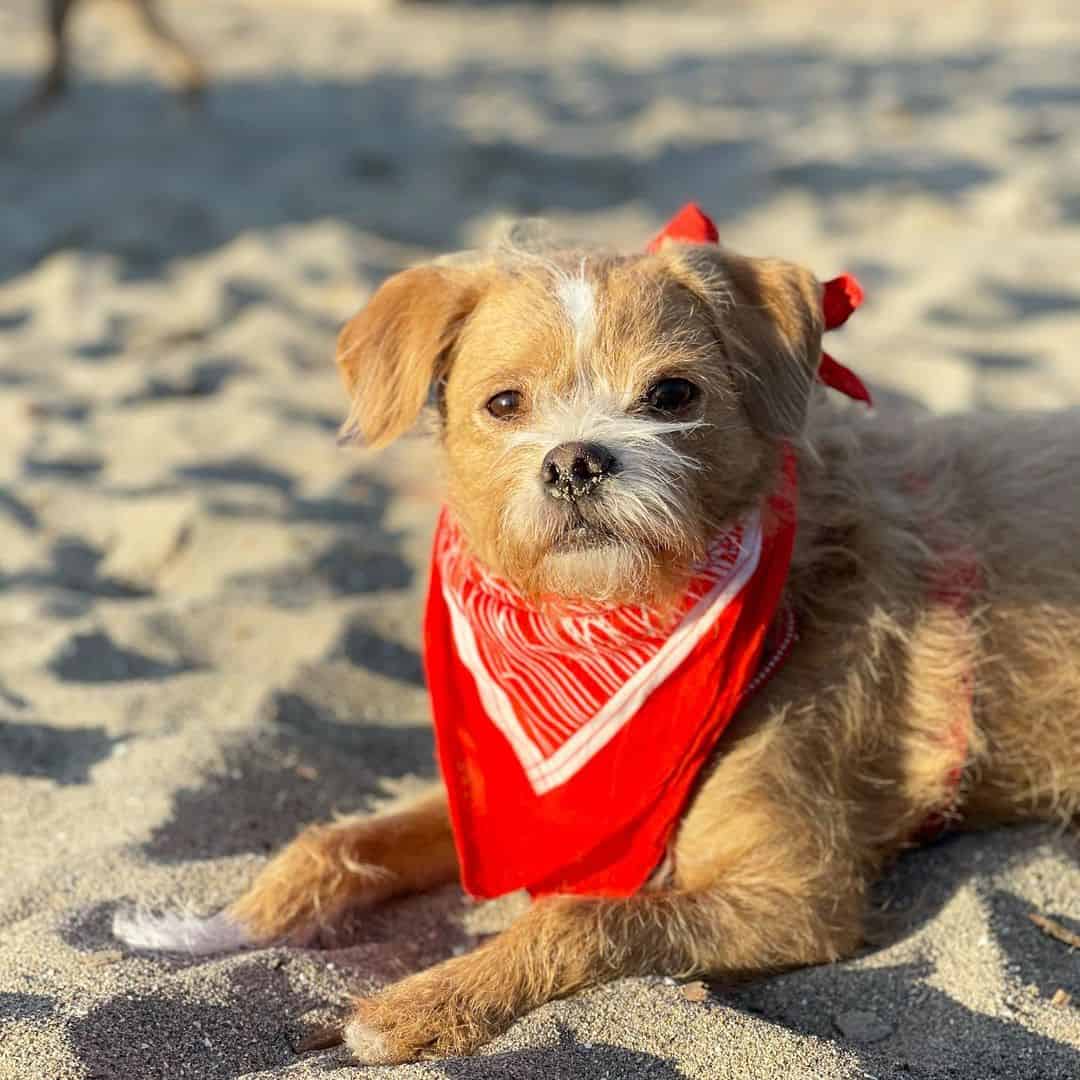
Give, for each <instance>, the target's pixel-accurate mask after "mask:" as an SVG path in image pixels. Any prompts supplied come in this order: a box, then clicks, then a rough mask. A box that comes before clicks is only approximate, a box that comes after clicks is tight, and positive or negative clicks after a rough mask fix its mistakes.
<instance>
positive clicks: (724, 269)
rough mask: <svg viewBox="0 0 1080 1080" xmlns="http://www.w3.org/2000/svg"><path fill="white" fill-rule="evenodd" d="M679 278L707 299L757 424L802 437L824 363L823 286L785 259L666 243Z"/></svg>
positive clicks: (769, 430) (768, 430) (774, 434)
mask: <svg viewBox="0 0 1080 1080" xmlns="http://www.w3.org/2000/svg"><path fill="white" fill-rule="evenodd" d="M664 257H666V258H668V259H670V260H672V261H673V268H674V269H675V271H676V276H677V277H679V278H680V280H681V281H682V283H683V284H684V285H686V286H687V287H688V288H689V289H690V290H691V291H692V292H694V293H695V294H696V295H697V296H698V297H699V298H700V299H701V300H703V301H704V302H705V305H706V309H707V310H708V312H709V315H710V318H711V319H712V321H713V323H714V325H715V329H716V333H717V335H718V337H719V338H720V340H721V341H722V342H723V344H724V347H725V349H726V351H727V353H728V357H729V359H730V361H731V363H732V366H733V370H734V373H735V375H736V377H737V378H738V379H739V381H740V383H741V390H742V395H743V400H744V401H745V403H746V407H747V410H748V412H749V414H750V418H751V420H752V421H753V422H754V424H755V425H756V426H757V427H758V428H759V429H760V430H762V431H763V432H765V433H766V434H767V435H770V436H772V437H776V438H788V437H792V436H795V435H797V434H798V433H799V432H800V431H801V430H802V427H803V424H804V422H805V420H806V411H807V407H808V405H809V402H810V393H811V390H812V388H813V384H814V378H815V376H816V374H817V370H818V366H819V364H820V363H821V334H822V331H823V329H824V317H823V315H822V308H821V301H822V287H821V285H820V284H819V283H818V281H817V279H816V278H815V277H814V276H813V274H811V273H810V272H809V271H807V270H804V269H802V267H799V266H796V265H795V264H794V263H788V262H784V261H782V260H780V259H752V258H746V257H744V256H741V255H735V254H733V253H732V252H730V251H726V250H724V249H723V248H720V247H714V246H712V245H708V246H706V245H692V246H679V247H675V246H674V245H672V246H671V247H669V248H665V251H664Z"/></svg>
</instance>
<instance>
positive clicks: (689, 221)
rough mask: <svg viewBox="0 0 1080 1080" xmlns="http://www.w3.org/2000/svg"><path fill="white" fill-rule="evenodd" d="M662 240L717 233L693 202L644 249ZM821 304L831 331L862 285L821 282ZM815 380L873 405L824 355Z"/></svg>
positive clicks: (695, 239) (715, 237)
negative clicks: (823, 283) (822, 286)
mask: <svg viewBox="0 0 1080 1080" xmlns="http://www.w3.org/2000/svg"><path fill="white" fill-rule="evenodd" d="M665 240H678V241H681V242H682V243H686V244H716V243H719V241H720V233H719V232H718V231H717V228H716V225H715V224H714V223H713V221H712V219H711V218H709V216H708V215H707V214H706V213H705V212H704V211H703V210H702V209H701V207H700V206H698V205H697V203H687V204H686V205H685V206H684V207H683V208H682V209H681V210H680V211H679V212H678V213H677V214H676V215H675V216H674V217H673V218H672V219H671V220H670V221H669V222H668V223H667V224H666V225H665V226H664V227H663V228H662V229H661V230H660V231H659V232H658V233H657V234H656V236H654V237H653V238H652V240H650V241H649V245H648V247H647V248H646V250H647V251H648V252H649V253H650V254H653V253H655V252H657V251H659V250H660V248H661V247H662V246H663V244H664V241H665ZM821 302H822V310H823V312H824V315H825V329H826V330H835V329H836V328H837V327H838V326H843V325H844V323H846V322H847V320H848V318H849V317H850V316H851V313H852V312H853V311H854V310H855V309H856V308H857V307H858V306H859V305H860V304H861V303H862V302H863V291H862V286H861V285H860V284H859V283H858V281H856V279H855V277H854V276H853V275H851V274H841V275H840V276H839V277H835V278H833V279H832V280H831V281H826V282H825V287H824V292H823V294H822V301H821ZM818 378H819V379H820V380H821V381H822V382H823V383H824V384H825V385H826V386H830V387H832V388H833V389H834V390H839V391H840V393H841V394H846V395H847V396H848V397H849V398H853V399H854V400H855V401H862V402H865V403H866V404H867V405H872V404H873V401H872V399H871V397H870V391H869V390H867V389H866V385H865V384H864V383H863V381H862V379H860V378H859V376H858V375H856V374H855V372H854V371H852V370H851V369H850V368H848V367H845V366H844V365H843V364H841V363H839V362H838V361H837V360H835V359H834V358H833V357H832V356H830V355H829V354H828V353H827V352H822V354H821V364H820V365H819V367H818Z"/></svg>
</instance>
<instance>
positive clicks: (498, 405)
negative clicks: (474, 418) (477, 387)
mask: <svg viewBox="0 0 1080 1080" xmlns="http://www.w3.org/2000/svg"><path fill="white" fill-rule="evenodd" d="M520 409H521V391H520V390H500V391H499V392H498V393H497V394H496V395H495V396H494V397H492V398H489V399H488V403H487V411H488V412H489V413H491V415H492V416H494V417H495V419H496V420H509V419H510V418H511V417H512V416H514V415H515V414H516V413H518V412H519V411H520Z"/></svg>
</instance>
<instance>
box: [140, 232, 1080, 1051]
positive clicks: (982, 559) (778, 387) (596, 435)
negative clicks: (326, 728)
mask: <svg viewBox="0 0 1080 1080" xmlns="http://www.w3.org/2000/svg"><path fill="white" fill-rule="evenodd" d="M820 296H821V293H820V287H819V286H818V285H817V283H816V282H815V281H814V279H813V278H812V277H811V275H809V274H808V273H807V272H805V271H803V270H800V269H798V268H796V267H794V266H791V265H789V264H786V263H782V262H778V261H774V260H756V259H746V258H741V257H739V256H736V255H734V254H732V253H730V252H728V251H726V250H724V249H721V248H712V247H684V246H679V245H669V246H667V247H665V248H664V249H663V250H662V251H661V252H659V253H657V254H654V255H643V256H632V257H625V258H620V257H608V256H603V257H601V256H584V255H582V254H581V253H566V254H559V253H555V254H535V253H529V252H526V253H521V252H514V251H510V252H508V253H503V254H498V255H494V256H491V257H487V258H483V259H477V260H475V261H472V262H469V261H465V262H456V263H449V264H446V265H431V266H426V267H421V268H418V269H414V270H409V271H406V272H404V273H401V274H398V275H397V276H395V277H393V278H391V279H390V280H389V281H388V282H387V283H386V284H384V285H383V287H382V288H381V289H380V290H379V291H378V292H377V294H376V295H375V297H374V299H373V300H372V301H371V303H370V304H369V305H368V306H367V307H366V308H365V309H364V310H363V311H361V313H360V314H359V315H357V316H356V317H355V318H354V319H353V320H352V322H351V323H349V324H348V326H347V327H346V328H345V330H344V331H343V333H342V335H341V340H340V351H339V356H338V359H339V363H340V365H341V368H342V371H343V373H344V376H345V381H346V383H347V385H348V387H349V390H350V392H351V393H352V395H353V409H352V413H351V416H350V421H349V424H350V430H353V431H355V432H357V433H359V434H361V435H363V437H364V438H365V439H366V440H367V441H368V442H369V443H370V444H373V445H383V444H385V443H388V442H390V441H391V440H392V439H394V438H395V437H397V436H398V435H400V434H401V433H402V432H403V431H405V430H406V429H407V428H408V427H409V426H410V425H411V424H412V423H413V421H414V420H415V419H416V417H417V414H418V413H419V412H420V410H421V409H422V407H423V405H424V403H425V401H426V400H427V399H428V396H429V392H430V391H431V389H432V387H434V388H435V397H436V402H435V406H436V411H437V413H438V415H439V424H440V439H441V443H442V447H443V450H444V455H445V460H446V471H447V481H448V498H449V501H450V503H451V505H452V506H453V508H454V510H455V511H456V513H457V515H458V516H459V518H460V520H461V522H462V524H463V527H464V529H465V532H466V535H467V538H468V541H469V543H470V544H471V546H472V548H473V550H474V552H475V554H476V555H477V556H478V557H479V558H480V559H481V560H482V561H484V562H485V563H486V564H487V565H488V566H490V567H491V568H492V569H493V570H494V571H496V572H497V573H499V574H502V575H505V576H506V577H508V578H509V579H510V580H511V581H513V582H514V583H515V584H517V585H518V586H519V587H520V588H522V589H523V590H525V591H527V592H530V593H534V594H541V593H551V592H555V593H557V594H559V595H563V596H570V595H572V596H579V597H591V598H594V599H599V600H612V601H616V600H617V601H627V600H640V599H647V600H649V601H651V602H653V603H657V604H662V603H663V602H664V600H665V598H667V597H670V596H671V595H672V594H673V592H674V591H675V590H677V588H678V586H679V583H680V582H681V581H682V580H683V579H684V578H685V575H686V573H687V570H688V568H689V567H690V566H691V565H692V564H693V562H694V560H695V559H696V558H697V557H698V556H699V555H700V554H701V553H702V551H703V548H704V545H705V543H706V541H707V539H708V538H709V536H710V535H711V534H712V533H713V531H714V530H715V529H716V528H717V527H718V526H720V525H722V524H724V523H725V522H727V521H729V520H731V519H732V518H733V517H734V516H735V515H737V514H739V513H740V512H742V511H744V510H745V509H746V508H747V507H749V506H750V505H752V504H754V503H756V502H757V501H758V500H760V499H761V498H762V497H763V496H764V495H765V494H766V493H767V492H768V491H769V490H770V489H771V487H772V485H773V483H774V479H775V476H776V470H777V461H778V449H779V447H780V445H781V443H782V441H783V440H788V441H790V442H792V443H793V444H794V445H795V446H796V447H797V449H798V452H799V463H800V499H799V529H798V539H797V543H796V551H795V555H794V559H793V564H792V569H791V574H790V579H789V584H788V598H789V600H790V602H791V603H792V604H793V606H794V608H795V610H796V612H797V615H798V620H799V628H800V639H799V642H798V644H797V646H796V648H795V650H794V653H793V655H792V656H791V658H790V660H789V661H788V662H787V664H786V665H785V666H784V667H783V668H782V670H781V671H780V673H779V674H778V675H777V676H776V677H775V678H774V679H773V680H772V681H771V682H770V683H769V684H768V686H767V687H766V689H765V690H764V691H763V692H762V693H761V694H759V695H758V696H757V697H755V698H754V699H753V700H752V703H751V704H749V705H748V706H747V707H746V708H745V709H744V710H743V711H742V712H741V713H740V714H739V716H738V717H737V718H736V720H735V722H734V723H733V725H732V727H731V728H729V730H728V732H727V733H726V734H725V736H724V738H723V741H722V743H721V745H720V747H719V748H718V752H717V755H716V758H715V762H714V763H713V766H712V768H711V771H710V773H709V775H708V776H707V778H706V779H705V780H704V782H703V783H702V785H701V786H700V788H699V790H698V792H697V794H696V796H695V797H694V799H693V802H692V804H691V805H690V806H689V808H688V810H687V812H686V814H685V817H684V819H683V821H682V823H681V826H680V828H679V832H678V836H677V841H676V846H675V852H674V856H675V857H674V876H673V878H672V879H671V880H670V881H668V882H667V883H665V884H663V885H661V886H659V887H656V888H651V889H647V890H644V891H642V892H641V893H639V894H638V895H636V896H634V897H632V898H630V899H626V900H609V899H590V898H581V897H556V898H548V899H543V900H540V901H538V902H536V903H534V904H533V906H532V907H531V909H530V910H529V912H528V913H527V914H526V915H524V916H523V917H522V918H521V919H520V921H518V922H517V923H516V924H515V925H514V926H513V927H512V928H511V929H510V930H508V931H507V932H505V933H503V934H502V935H500V936H498V937H495V938H494V939H492V940H491V941H489V942H487V943H486V944H484V945H483V946H482V947H481V948H479V949H477V950H476V951H475V952H473V953H470V954H467V955H465V956H461V957H458V958H455V959H451V960H448V961H447V962H445V963H443V964H440V965H439V966H437V967H434V968H432V969H430V970H428V971H425V972H422V973H420V974H417V975H414V976H412V977H410V978H407V979H405V980H404V981H402V982H400V983H398V984H396V985H394V986H391V987H390V988H388V989H386V990H384V991H382V992H381V993H379V994H377V995H375V996H373V997H370V998H366V999H364V1000H360V1001H357V1002H356V1005H355V1012H354V1015H353V1017H352V1018H351V1020H350V1021H349V1023H348V1025H347V1027H346V1038H347V1041H348V1042H349V1045H350V1046H351V1047H352V1049H353V1050H354V1052H355V1053H356V1055H357V1056H358V1057H359V1058H361V1059H362V1060H365V1061H372V1062H374V1061H382V1062H396V1061H405V1060H408V1059H410V1058H415V1057H418V1056H425V1055H440V1054H456V1053H465V1052H469V1051H471V1050H473V1049H475V1048H476V1047H477V1046H479V1045H480V1044H481V1043H483V1042H484V1041H485V1040H487V1039H489V1038H491V1037H492V1036H493V1035H495V1034H496V1033H498V1032H500V1031H502V1030H503V1029H505V1028H506V1027H507V1026H508V1025H509V1024H511V1023H512V1022H513V1020H514V1019H515V1017H517V1016H520V1015H521V1014H522V1013H524V1012H526V1011H527V1010H529V1009H532V1008H534V1007H535V1006H537V1005H539V1004H541V1003H543V1002H545V1001H548V1000H550V999H551V998H554V997H557V996H560V995H565V994H569V993H572V992H574V991H576V990H579V989H581V988H583V987H587V986H590V985H593V984H596V983H598V982H601V981H604V980H608V979H612V978H616V977H618V976H622V975H630V974H635V973H646V972H660V973H667V974H671V975H677V976H682V975H689V974H691V973H712V974H717V975H724V976H731V975H736V974H738V975H745V974H748V973H755V972H757V973H760V972H768V971H776V970H779V969H783V968H790V967H793V966H798V965H804V964H816V963H822V962H826V961H830V960H835V959H836V958H838V957H841V956H844V955H845V954H848V953H850V952H851V951H852V950H853V949H855V948H856V946H857V945H858V944H859V943H860V940H861V938H862V928H863V918H864V909H865V906H866V899H867V891H868V888H869V886H870V885H871V883H872V882H873V881H874V879H875V878H876V877H877V876H878V874H879V873H880V871H881V869H882V867H883V865H884V864H885V863H886V861H887V860H888V859H889V858H890V857H892V856H894V855H895V854H896V853H897V852H898V851H899V850H901V849H902V848H903V847H904V846H905V845H907V844H909V843H910V842H911V838H912V837H913V836H914V835H915V834H916V833H917V832H918V830H919V828H920V826H921V825H922V824H923V823H924V822H925V821H926V820H927V819H928V818H929V817H931V816H932V815H934V814H935V813H936V812H940V811H941V810H942V809H943V808H945V807H947V806H948V805H949V803H950V801H951V799H952V798H953V791H952V786H951V785H952V780H951V779H950V773H951V772H952V770H953V769H954V767H955V766H956V765H957V764H958V759H957V753H958V751H957V748H956V740H955V737H954V734H955V731H956V724H957V716H958V712H957V710H958V709H959V710H961V714H960V719H961V720H964V719H965V717H964V715H963V712H962V710H963V708H964V705H963V694H959V693H958V692H957V691H958V686H960V685H962V681H963V680H964V679H965V677H966V676H967V675H969V674H970V673H971V672H974V676H975V694H974V707H973V710H972V712H973V716H972V723H971V724H970V725H969V726H970V728H971V730H970V731H967V732H966V735H967V754H968V756H967V761H966V768H965V770H964V776H963V782H962V785H961V790H960V807H959V809H960V810H961V811H962V815H963V822H964V824H965V826H968V827H979V826H987V825H994V824H1000V823H1006V822H1014V821H1018V820H1021V819H1028V818H1036V819H1044V820H1050V821H1057V822H1068V821H1070V820H1071V819H1072V818H1073V817H1074V815H1075V814H1076V812H1077V809H1078V805H1080V738H1078V737H1077V736H1078V734H1080V507H1078V505H1077V503H1076V491H1077V490H1078V487H1080V438H1078V436H1080V418H1078V417H1077V416H1076V415H1075V414H1070V413H1064V414H1059V415H1053V416H1038V417H1035V416H1015V417H1000V416H999V417H991V416H981V417H963V418H957V419H950V420H927V421H922V422H919V423H918V424H917V425H915V426H913V427H909V428H906V429H895V430H889V429H888V426H887V425H886V423H885V422H884V421H882V420H881V419H877V420H873V419H865V418H863V417H862V416H861V415H857V414H856V413H855V412H854V411H852V410H847V411H843V412H841V411H839V410H834V409H833V408H832V407H831V406H830V405H829V404H828V403H826V402H825V401H824V394H823V392H822V391H820V390H817V389H815V387H814V372H815V368H816V365H817V362H818V359H819V356H820V337H821V330H822V326H821V316H820V302H821V301H820ZM671 375H678V376H684V377H686V378H688V379H690V380H691V381H693V382H694V383H695V384H696V385H697V386H698V387H699V388H700V389H701V395H700V398H699V399H698V400H697V401H696V402H694V403H692V404H691V406H690V407H689V409H688V410H687V411H685V412H684V413H683V414H681V415H679V416H678V417H675V418H671V417H668V418H657V417H656V416H654V415H650V414H649V413H647V412H646V411H644V410H643V407H642V398H643V395H644V394H645V393H646V391H647V390H648V388H649V386H650V385H651V384H653V383H654V382H655V380H657V379H659V378H662V377H666V376H671ZM508 388H509V389H515V390H518V391H519V392H520V394H521V395H522V397H521V401H522V408H521V411H520V413H519V414H518V415H517V416H514V417H511V418H507V419H502V420H499V419H495V418H494V417H492V416H491V415H490V414H489V413H488V412H487V411H486V409H485V403H486V402H487V401H488V400H489V399H490V398H491V397H492V395H494V394H496V393H498V392H500V391H502V390H505V389H508ZM567 439H586V440H591V441H594V442H601V443H603V444H604V445H605V446H607V447H608V448H609V449H610V450H611V451H612V453H614V455H615V456H616V458H618V459H619V461H620V463H621V469H620V471H619V472H618V473H617V474H615V475H614V476H613V477H611V478H609V479H608V480H607V481H605V483H604V484H603V485H600V487H599V489H598V491H597V493H596V495H595V496H592V495H590V497H589V498H588V499H580V500H578V503H579V504H580V505H577V506H576V507H571V506H570V505H569V504H568V503H566V502H565V501H559V500H555V499H551V498H548V497H546V495H545V492H544V489H543V485H542V484H541V482H540V479H539V476H540V464H541V459H542V458H543V455H544V454H545V452H546V451H547V450H549V449H551V448H552V447H553V446H555V445H556V444H558V443H560V442H562V441H564V440H567ZM571 519H572V524H573V526H574V527H575V528H577V529H579V530H584V535H585V536H586V538H587V539H586V543H584V544H580V543H567V542H566V536H567V533H568V529H569V528H570V524H571ZM573 535H575V536H580V535H582V533H581V532H578V533H574V534H573ZM950 552H966V553H969V554H970V555H972V556H973V557H974V558H975V559H976V561H977V565H978V570H979V586H978V591H977V594H976V596H975V597H974V598H973V599H974V601H975V606H974V611H973V613H972V614H971V615H970V617H969V616H968V615H967V614H965V613H963V612H962V611H960V610H959V609H958V608H957V606H956V605H955V604H952V603H949V602H948V601H946V600H945V599H943V598H942V597H941V596H940V594H939V591H938V590H937V589H936V586H935V582H939V581H940V577H941V573H942V569H943V566H945V565H946V563H944V562H943V560H944V559H946V558H947V556H948V554H949V553H950ZM657 738H663V733H662V732H658V733H657ZM456 870H457V867H456V860H455V854H454V846H453V839H452V836H451V832H450V827H449V823H448V819H447V809H446V803H445V797H444V795H443V794H442V793H441V791H434V792H432V793H431V794H430V795H429V796H428V797H426V798H425V799H423V800H421V801H420V802H418V803H417V804H416V805H415V806H413V807H411V808H409V809H405V810H402V811H399V812H397V813H393V814H389V815H386V816H381V817H374V818H370V819H366V820H348V821H344V822H340V823H337V824H334V825H325V826H316V827H313V828H309V829H307V830H306V831H305V832H303V833H302V834H301V835H300V837H299V838H298V839H297V840H296V841H294V842H293V843H292V844H291V845H290V846H289V847H287V848H286V849H285V850H284V851H283V852H282V853H280V854H279V855H278V856H277V857H276V858H275V859H273V860H272V861H271V863H270V864H269V865H268V866H267V867H266V869H265V870H264V871H263V872H262V873H261V874H260V876H259V877H258V878H257V879H256V880H255V882H254V884H253V885H252V886H251V888H250V889H249V891H248V892H247V893H246V894H245V895H244V896H243V897H241V898H240V899H239V900H238V901H237V902H236V903H235V904H234V905H233V906H232V907H231V908H230V909H229V912H228V920H229V921H228V926H230V927H232V929H233V931H234V932H235V933H234V936H235V937H236V939H237V940H239V939H243V940H246V941H249V942H266V941H275V940H282V939H285V940H293V941H297V942H303V941H310V940H312V939H313V938H314V937H317V936H319V935H320V934H321V933H323V932H325V931H326V930H328V929H332V928H333V926H334V925H335V924H336V923H337V922H338V921H339V920H340V919H341V917H342V916H343V915H344V914H345V913H347V912H352V911H355V910H356V909H358V908H361V907H363V906H366V905H370V904H372V903H375V902H379V901H383V900H386V899H388V898H390V897H393V896H397V895H401V894H403V893H407V892H412V891H416V890H420V889H426V888H429V887H431V886H434V885H436V884H438V883H440V882H446V881H450V880H452V879H453V878H454V877H455V875H456ZM219 925H220V924H219ZM130 930H131V928H130V927H129V931H130ZM128 936H129V938H131V939H132V940H139V931H138V928H135V930H134V931H133V932H129V934H128ZM144 936H145V935H144ZM211 936H213V935H211Z"/></svg>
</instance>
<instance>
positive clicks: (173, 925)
mask: <svg viewBox="0 0 1080 1080" xmlns="http://www.w3.org/2000/svg"><path fill="white" fill-rule="evenodd" d="M112 929H113V934H114V935H115V936H116V937H118V938H119V939H120V940H121V941H122V942H124V944H125V945H129V946H131V948H133V949H151V950H155V951H158V952H186V953H191V954H192V955H195V956H202V955H205V954H207V953H218V952H233V951H235V950H236V949H242V948H244V947H245V946H248V945H252V944H253V941H252V938H251V935H250V934H249V933H248V932H247V930H246V929H245V928H244V927H243V926H242V925H241V924H240V923H239V922H237V921H236V919H234V918H232V916H230V915H228V914H227V913H226V912H224V911H219V912H218V913H217V914H216V915H211V916H209V917H201V916H198V915H193V914H191V913H189V912H163V913H162V914H159V915H155V914H153V913H152V912H149V911H146V910H144V909H141V908H139V909H135V910H128V911H118V912H117V913H116V914H115V916H113V927H112Z"/></svg>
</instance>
